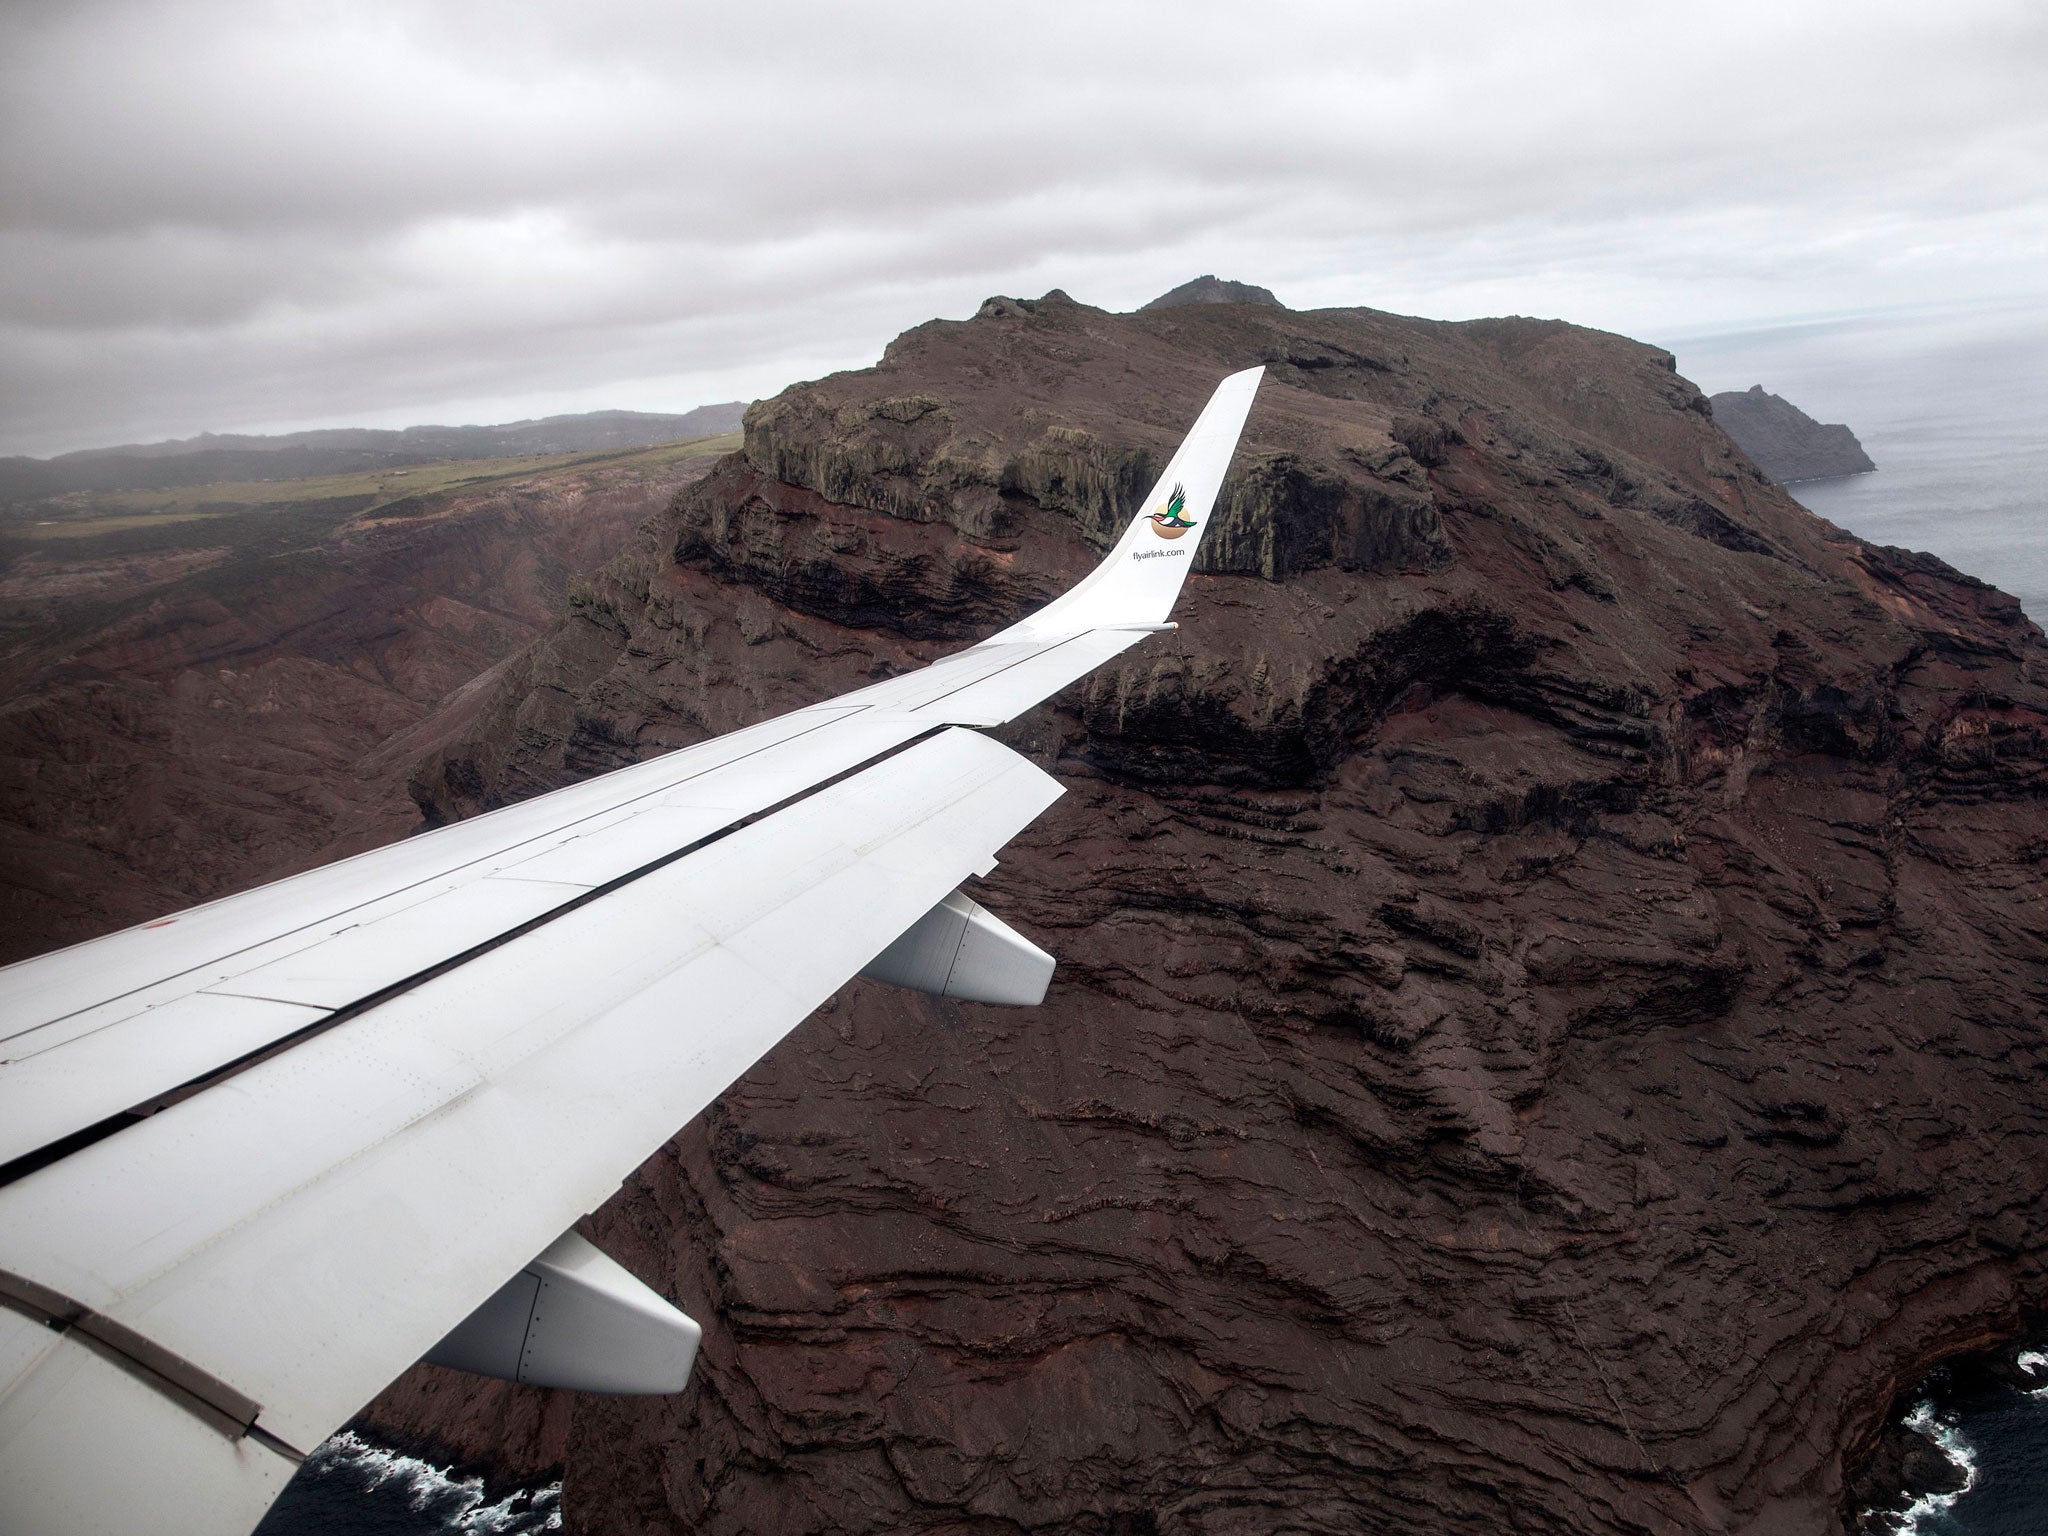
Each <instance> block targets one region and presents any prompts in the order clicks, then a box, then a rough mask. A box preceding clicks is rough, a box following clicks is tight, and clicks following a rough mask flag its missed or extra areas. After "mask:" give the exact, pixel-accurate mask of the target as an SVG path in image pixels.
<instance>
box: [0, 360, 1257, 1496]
mask: <svg viewBox="0 0 2048 1536" xmlns="http://www.w3.org/2000/svg"><path fill="white" fill-rule="evenodd" d="M1259 376H1260V370H1257V369H1253V370H1251V371H1250V372H1248V373H1241V374H1236V375H1233V376H1232V377H1231V378H1229V379H1226V380H1225V381H1224V382H1223V384H1222V385H1221V386H1220V387H1219V388H1218V390H1217V392H1216V395H1215V397H1214V398H1213V399H1212V400H1211V401H1210V403H1209V405H1208V407H1207V409H1205V410H1204V411H1203V413H1202V416H1201V418H1200V420H1199V421H1198V423H1197V424H1196V427H1195V428H1194V430H1193V431H1192V432H1191V433H1190V435H1189V437H1188V439H1187V440H1186V442H1185V443H1184V444H1183V446H1182V448H1181V450H1180V452H1179V453H1178V454H1177V455H1176V456H1175V458H1174V460H1173V462H1172V464H1171V465H1170V466H1169V467H1168V470H1167V473H1166V475H1165V476H1164V477H1163V478H1162V480H1161V482H1160V485H1159V487H1158V488H1157V489H1156V490H1155V491H1154V493H1153V495H1152V496H1151V497H1150V498H1148V499H1147V501H1146V502H1145V504H1144V506H1143V507H1142V508H1141V510H1140V513H1139V516H1138V517H1137V518H1136V519H1135V520H1134V521H1133V523H1132V525H1131V527H1130V529H1129V530H1128V531H1127V532H1126V533H1125V535H1124V538H1123V539H1122V541H1121V542H1120V543H1119V544H1118V545H1117V547H1116V549H1115V550H1114V551H1112V553H1111V554H1110V556H1109V557H1108V558H1107V559H1106V560H1105V561H1104V562H1103V564H1102V565H1101V567H1099V568H1098V569H1097V570H1096V571H1095V572H1094V573H1093V574H1091V575H1090V576H1089V577H1088V578H1087V579H1086V580H1084V581H1083V582H1081V583H1080V584H1079V585H1078V586H1077V587H1075V588H1074V589H1073V590H1072V591H1071V592H1069V593H1067V594H1066V595H1065V596H1063V597H1061V598H1059V599H1058V600H1056V601H1055V602H1053V603H1051V604H1049V605H1048V606H1047V607H1046V608H1044V609H1042V610H1041V611H1040V612H1038V613H1036V614H1034V615H1033V616H1032V617H1031V618H1029V619H1027V620H1025V621H1024V622H1023V623H1021V624H1018V625H1015V626H1013V627H1012V628H1010V629H1008V630H1005V631H1004V632H1003V633H1002V634H1000V635H997V636H996V637H995V638H994V639H992V640H990V641H987V642H985V643H983V644H981V645H978V646H975V647H973V648H972V649H970V650H967V651H962V652H960V653H958V654H956V655H953V656H949V657H947V658H945V659H944V660H941V661H939V662H937V663H935V664H934V665H932V666H930V667H928V668H926V669H924V670H923V671H921V672H916V673H912V674H910V675H908V676H905V677H900V678H895V679H892V680H891V681H888V682H885V683H881V684H877V685H876V686H874V687H871V688H867V689H864V690H862V691H860V692H858V693H853V694H848V695H845V696H844V697H841V698H838V699H834V700H831V701H829V702H827V703H824V704H819V705H815V706H813V707H811V708H809V709H804V710H798V711H796V712H795V713H793V714H789V715H784V716H782V717H780V718H778V719H774V720H770V721H766V722H764V723H762V724H760V725H756V726H753V727H750V728H749V729H747V730H743V731H737V732H734V733H733V734H731V735H729V736H724V737H721V738H719V739H718V740H716V741H711V742H706V743H704V744H702V745H700V746H697V747H692V748H689V749H687V750H684V751H681V752H676V753H673V754H671V755H669V756H667V757H663V758H659V759H656V760H654V761H651V762H647V763H643V764H639V765H637V766H635V767H631V768H627V769H622V770H620V771H618V772H616V773H612V774H609V775H607V776H605V777H603V778H600V779H596V780H593V781H591V782H589V783H585V784H581V785H577V786H574V787H572V788H569V789H565V790H561V791H558V792H557V793H554V794H551V795H545V796H542V797H540V798H538V799H535V800H532V801H529V802H526V803H525V804H522V805H518V806H514V807H512V808H510V809H507V810H503V811H499V812H496V813H494V814H492V815H489V816H483V817H479V818H477V819H475V820H473V821H468V822H464V823H461V824H459V825H457V826H453V827H448V828H445V829H443V830H441V831H438V832H434V833H430V834H426V835H424V836H421V837H417V838H414V839H411V840H410V841H407V842H404V843H400V844H398V845H396V846H393V847H390V848H384V849H379V850H377V851H375V852H373V853H367V854H363V855H360V856H358V857H356V858H353V859H349V860H345V861H343V862H342V863H339V864H334V865H330V866H328V867H326V868H323V869H318V870H314V871H311V872H309V873H307V874H304V875H299V876H296V877H294V878H292V879H289V880H283V881H279V882H277V883H276V884H273V885H268V886H264V887H262V888H260V889H258V890H254V891H249V892H246V893H244V894H242V895H239V896H233V897H229V898H227V899H226V900H222V901H217V902H214V903H211V904H210V905H207V906H204V907H197V908H193V909H192V910H190V911H187V912H182V913H179V914H177V915H175V916H174V917H170V918H166V919H163V920H162V921H160V922H156V923H150V924H145V925H143V926H142V927H139V928H134V929H130V930H128V931H126V932H123V933H118V934H113V935H110V936H108V937H106V938H104V939H97V940H94V941H92V942H90V943H87V944H81V945H78V946H75V947H74V948H71V949H68V950H64V951H61V952H59V953H57V954H54V955H48V956H44V957H42V958H39V959H36V960H31V961H27V962H24V963H22V964H19V965H15V966H11V967H8V968H6V969H5V970H0V1165H4V1166H0V1533H12V1532H17V1531H18V1532H24V1533H28V1532H33V1533H37V1536H44V1533H71V1532H109V1533H114V1532H128V1531H132V1530H139V1529H144V1528H147V1529H149V1530H151V1531H152V1532H165V1533H169V1532H184V1531H189V1532H195V1533H198V1532H207V1533H218V1532H239V1531H245V1530H247V1529H248V1528H249V1527H250V1526H252V1525H253V1524H254V1523H255V1522H256V1521H257V1519H259V1518H260V1517H261V1515H262V1513H263V1511H264V1510H265V1508H267V1507H268V1505H269V1503H270V1501H271V1499H272V1498H273V1497H274V1496H275V1494H276V1492H277V1490H278V1489H279V1488H280V1487H281V1486H282V1485H283V1483H284V1481H285V1480H286V1479H287V1478H288V1477H289V1476H290V1474H291V1471H292V1468H293V1465H294V1463H295V1461H296V1460H297V1459H298V1458H299V1457H300V1456H302V1455H303V1453H304V1452H305V1451H306V1450H308V1449H310V1448H311V1447H312V1446H314V1445H316V1444H318V1443H319V1442H320V1441H321V1440H323V1439H325V1438H326V1437H327V1436H328V1435H329V1434H331V1433H332V1432H333V1431H334V1430H335V1429H336V1428H338V1427H339V1426H340V1425H341V1424H342V1423H344V1422H345V1421H346V1420H347V1419H348V1418H349V1417H350V1415H352V1414H353V1413H354V1412H355V1411H356V1410H357V1409H358V1408H360V1407H361V1405H362V1404H363V1403H364V1402H366V1401H367V1400H368V1399H369V1398H371V1397H372V1396H374V1395H375V1394H376V1392H377V1391H378V1390H379V1389H380V1388H382V1387H383V1386H384V1385H385V1384H386V1383H387V1382H388V1381H389V1380H391V1378H392V1377H394V1376H395V1375H397V1374H398V1373H399V1372H400V1371H401V1370H403V1369H404V1368H405V1367H406V1366H407V1365H409V1364H411V1363H412V1362H413V1361H414V1360H416V1359H419V1358H420V1357H421V1356H422V1355H425V1354H427V1353H428V1352H429V1351H434V1352H435V1358H437V1359H442V1360H444V1361H446V1362H448V1363H452V1364H461V1365H466V1366H470V1367H472V1368H480V1369H485V1370H491V1371H494V1372H496V1373H498V1374H505V1375H511V1376H514V1377H515V1378H516V1379H523V1380H533V1381H542V1382H550V1383H554V1384H562V1385H576V1386H583V1387H589V1388H594V1389H598V1390H647V1389H650V1388H657V1389H671V1390H672V1389H673V1388H675V1387H677V1386H679V1385H680V1384H681V1381H682V1379H683V1378H684V1377H685V1376H686V1375H687V1372H688V1369H689V1364H690V1359H691V1356H692V1354H693V1352H694V1347H695V1327H694V1325H693V1324H691V1323H689V1321H688V1320H687V1319H685V1318H683V1317H682V1316H681V1314H680V1313H677V1312H675V1311H674V1309H672V1308H670V1307H668V1306H667V1304H666V1303H665V1302H663V1301H661V1299H660V1298H659V1297H656V1296H655V1295H654V1294H653V1293H652V1292H650V1291H648V1290H647V1289H646V1288H645V1287H644V1286H640V1285H639V1284H638V1282H636V1281H634V1280H632V1278H631V1277H630V1276H627V1275H625V1274H624V1272H623V1271H621V1270H619V1269H618V1267H617V1266H616V1265H612V1264H611V1263H610V1261H609V1260H607V1259H605V1258H604V1256H603V1255H601V1254H598V1253H596V1252H595V1250H592V1249H590V1248H589V1245H588V1244H584V1243H582V1242H581V1240H580V1239H577V1238H575V1237H574V1236H573V1235H565V1234H567V1233H568V1228H569V1227H570V1226H571V1224H572V1223H574V1222H575V1221H576V1220H577V1219H578V1218H579V1217H581V1216H583V1215H585V1214H586V1213H588V1212H590V1211H592V1210H594V1209H596V1208H597V1207H598V1206H599V1205H601V1204H602V1203H603V1202H604V1200H605V1199H606V1198H607V1197H608V1196H609V1195H610V1194H611V1193H612V1191H613V1190H614V1189H616V1188H617V1187H618V1185H619V1183H620V1182H621V1181H622V1180H623V1179H625V1178H626V1177H627V1176H628V1175H630V1174H631V1173H632V1171H633V1170H634V1169H635V1168H636V1167H638V1166H639V1165H640V1163H641V1162H643V1161H644V1160H645V1159H646V1158H647V1157H648V1156H649V1155H650V1154H651V1153H653V1152H654V1151H655V1150H656V1149H657V1148H658V1147H660V1145H661V1144H662V1143H663V1142H665V1141H666V1140H667V1139H668V1138H669V1137H671V1136H672V1135H673V1134H674V1133H675V1132H676V1131H677V1130H678V1129H679V1128H680V1127H681V1126H682V1125H683V1124H684V1123H685V1122H686V1121H688V1120H689V1119H690V1118H691V1117H692V1116H693V1115H695V1114H696V1113H697V1112H698V1111H699V1110H701V1109H702V1108H703V1107H704V1106H705V1105H706V1104H707V1103H709V1102H710V1100H711V1099H712V1098H713V1097H715V1096H716V1095H717V1094H718V1093H720V1092H721V1091H723V1090H724V1089H725V1088H726V1087H727V1086H728V1085H729V1084H731V1083H732V1082H733V1081H734V1080H735V1079H736V1078H738V1077H739V1076H740V1075H741V1074H742V1073H743V1072H745V1071H746V1070H747V1068H748V1067H749V1066H751V1065H752V1064H753V1063H754V1062H755V1061H757V1060H758V1059H759V1058H760V1057H761V1055H762V1054H763V1053H764V1052H766V1051H767V1050H768V1049H769V1048H770V1047H771V1046H772V1045H774V1044H775V1042H776V1041H778V1040H779V1039H781V1038H782V1036H783V1035H784V1034H786V1033H787V1032H788V1031H789V1030H790V1029H792V1028H794V1027H795V1026H796V1024H798V1023H799V1022H800V1021H801V1020H802V1019H803V1018H804V1017H805V1016H806V1015H808V1014H809V1013H810V1012H811V1011H812V1010H813V1009H815V1008H816V1007H817V1006H818V1005H819V1004H820V1003H822V1002H823V1001H824V1000H825V999H826V998H827V997H828V996H830V995H831V993H832V992H833V991H835V990H836V989H837V988H838V987H839V986H841V985H842V984H843V983H844V982H845V981H846V980H847V979H848V978H849V977H851V976H853V975H855V974H856V973H858V972H860V971H862V970H863V969H864V968H866V969H867V970H868V971H869V973H870V974H874V975H878V976H880V977H882V978H883V979H886V980H890V981H894V982H897V983H899V984H903V985H911V986H918V987H922V988H924V989H926V990H931V991H938V992H945V993H948V994H949V995H955V996H970V997H982V998H985V999H988V1000H992V1001H1020V1002H1030V1001H1036V999H1037V997H1038V996H1040V995H1042V994H1043V990H1044V985H1045V981H1046V979H1047V978H1048V977H1049V975H1050V970H1051V959H1050V957H1049V956H1046V955H1044V954H1043V952H1042V951H1039V950H1037V948H1036V947H1035V946H1033V945H1031V944H1030V943H1029V942H1028V941H1026V940H1024V939H1023V938H1022V937H1021V936H1019V935H1016V934H1014V933H1012V932H1010V930H1008V929H1007V928H1005V927H1004V926H1003V925H1002V924H1001V923H1000V922H998V921H996V920H995V919H994V918H992V917H991V916H990V915H989V914H987V913H985V912H982V911H981V909H980V908H978V907H976V906H975V905H974V904H973V903H972V902H970V901H968V900H967V899H966V898H965V897H964V896H963V895H960V894H959V893H958V892H957V890H956V888H957V887H958V886H959V885H960V884H961V882H962V881H964V880H965V879H967V878H968V877H969V876H971V875H975V874H979V873H984V872H986V871H987V869H989V868H990V867H991V866H992V865H993V863H994V859H995V854H996V851H997V850H998V849H1000V848H1001V847H1002V845H1003V844H1004V843H1005V842H1007V841H1008V840H1009V839H1010V838H1011V837H1013V836H1014V835H1015V834H1016V833H1017V832H1018V831H1019V830H1020V829H1021V828H1023V827H1024V826H1025V825H1026V824H1028V823H1029V822H1030V821H1031V820H1032V819H1033V818H1034V817H1036V816H1037V815H1038V814H1039V813H1040V812H1041V811H1043V810H1044V809H1045V807H1046V806H1048V805H1049V804H1051V802H1052V801H1053V799H1055V798H1056V797H1057V796H1058V794H1059V793H1060V790H1059V787H1058V786H1057V785H1056V784H1055V783H1054V782H1053V781H1052V780H1051V779H1050V778H1048V777H1047V776H1046V775H1045V774H1044V773H1042V772H1040V771H1039V770H1038V769H1037V768H1035V767H1033V766H1032V765H1031V764H1030V763H1028V762H1026V761H1025V760H1024V759H1023V758H1021V757H1019V756H1018V755H1017V754H1015V753H1013V752H1011V751H1009V750H1008V749H1007V748H1005V747H1002V746H1000V745H998V744H997V743H996V742H994V741H992V740H990V739H989V738H987V737H985V736H981V735H978V734H976V733H975V732H973V731H971V730H965V729H962V728H961V727H965V726H986V725H994V724H998V723H1001V722H1002V721H1005V720H1008V719H1010V718H1012V717H1014V716H1015V715H1017V714H1019V713H1021V712H1022V711H1023V710H1025V709H1028V708H1029V707H1031V706H1032V705H1033V704H1036V703H1038V702H1039V701H1040V700H1042V699H1044V698H1046V697H1048V696H1050V695H1051V694H1053V693H1055V692H1057V691H1058V690H1059V689H1060V688H1062V687H1064V686H1065V685H1066V684H1067V683H1069V682H1071V681H1073V680H1074V679H1075V678H1077V677H1080V676H1082V675H1083V674H1085V673H1086V672H1088V671H1089V670H1091V669H1092V668H1094V667H1096V666H1097V665H1099V664H1100V663H1102V662H1103V661H1105V660H1107V659H1109V658H1110V657H1112V656H1115V655H1117V654H1118V653H1119V652H1121V651H1123V650H1125V649H1127V648H1128V647H1129V646H1131V645H1134V644H1136V643H1137V642H1138V641H1139V640H1141V639H1142V638H1143V637H1144V636H1145V635H1146V634H1147V633H1150V632H1152V631H1154V630H1156V629H1158V628H1160V627H1161V626H1162V625H1163V624H1164V621H1165V619H1166V616H1167V614H1168V613H1169V612H1170V610H1171V608H1172V605H1173V601H1174V599H1175V597H1176V596H1177V595H1178V593H1179V590H1180V586H1181V582H1182V581H1183V580H1184V579H1185V576H1186V573H1187V570H1188V568H1189V567H1190V565H1191V564H1192V563H1193V554H1194V550H1195V548H1196V546H1197V544H1198V542H1199V540H1200V538H1201V535H1202V533H1203V531H1204V530H1205V528H1206V526H1207V523H1208V521H1209V515H1210V511H1211V509H1212V507H1213V504H1214V501H1215V497H1216V493H1217V490H1218V489H1219V488H1220V486H1221V483H1222V478H1223V473H1224V470H1225V468H1226V467H1227V465H1228V463H1229V460H1230V456H1231V454H1232V452H1233V450H1234V448H1235V445H1236V442H1237V437H1238V434H1239V431H1240V429H1241V428H1242V426H1243V422H1244V419H1245V416H1246V414H1247V412H1248V411H1249V410H1250V407H1251V400H1252V396H1253V394H1254V392H1255V391H1256V389H1257V387H1258V382H1259ZM821 786H822V787H821ZM536 1255H538V1256H539V1257H535V1256H536ZM508 1276H509V1277H512V1278H511V1279H510V1280H509V1281H508V1278H507V1277H508ZM544 1316H545V1317H546V1319H547V1325H546V1326H545V1327H543V1326H542V1321H541V1320H542V1318H543V1317H544ZM451 1330H453V1331H452V1332H451Z"/></svg>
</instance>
